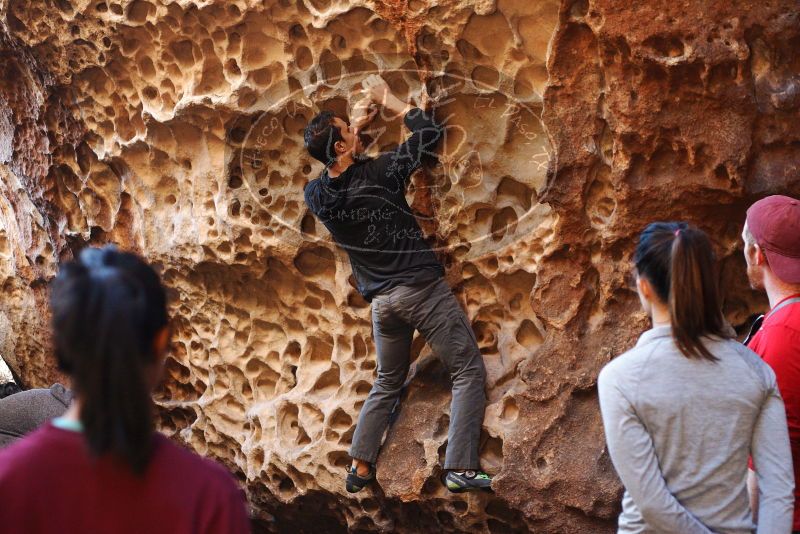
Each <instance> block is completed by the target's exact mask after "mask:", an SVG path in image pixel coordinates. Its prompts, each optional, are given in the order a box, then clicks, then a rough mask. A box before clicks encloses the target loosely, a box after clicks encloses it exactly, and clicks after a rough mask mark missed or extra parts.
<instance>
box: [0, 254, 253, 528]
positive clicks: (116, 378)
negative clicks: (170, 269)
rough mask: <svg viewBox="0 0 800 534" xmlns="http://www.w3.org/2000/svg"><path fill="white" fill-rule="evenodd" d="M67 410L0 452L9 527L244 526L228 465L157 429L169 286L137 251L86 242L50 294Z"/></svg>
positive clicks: (0, 485) (1, 494) (1, 497)
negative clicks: (68, 392) (155, 396)
mask: <svg viewBox="0 0 800 534" xmlns="http://www.w3.org/2000/svg"><path fill="white" fill-rule="evenodd" d="M51 306H52V326H53V344H54V347H55V352H56V357H57V359H58V365H59V368H60V369H61V370H62V371H64V372H65V373H66V374H68V375H69V376H70V378H71V379H72V389H73V391H74V393H75V398H74V400H73V402H72V404H71V406H70V408H69V409H68V410H67V412H66V413H65V414H64V415H63V416H62V417H58V418H56V419H53V420H52V422H50V423H48V424H46V425H45V426H43V427H42V428H40V429H39V430H37V431H35V432H33V433H32V434H29V435H28V436H27V437H25V438H23V439H21V440H19V441H17V442H16V443H14V444H13V445H11V446H10V447H8V448H7V449H4V450H3V451H0V503H2V504H0V509H1V510H2V511H1V512H0V518H2V519H0V523H2V530H3V531H4V532H25V533H26V534H38V533H52V532H58V533H75V534H78V533H81V534H85V533H93V534H94V533H99V534H102V533H114V534H126V533H131V534H134V533H137V534H138V533H143V532H147V533H164V534H167V533H169V534H182V533H187V534H188V533H192V534H194V533H198V534H199V533H220V534H222V533H225V534H228V533H234V534H238V533H245V532H249V530H250V528H249V522H248V518H247V512H246V509H245V502H244V499H243V497H242V493H241V490H240V489H239V488H238V487H237V486H236V483H235V482H234V480H233V478H232V477H231V475H230V474H229V473H228V472H226V471H225V470H224V469H223V468H222V467H220V466H219V465H217V464H215V463H214V462H211V461H209V460H205V459H203V458H200V457H199V456H196V455H194V454H192V453H190V452H188V451H186V450H184V449H182V448H181V447H179V446H177V445H175V444H173V443H172V442H170V441H169V440H168V439H167V438H166V437H164V436H162V435H161V434H158V433H157V432H155V431H154V426H153V403H152V400H151V397H150V395H151V391H152V389H153V388H154V387H155V386H156V384H157V383H158V382H159V379H160V375H161V370H162V364H163V361H164V357H165V355H166V352H167V347H168V344H169V329H168V326H167V322H168V321H167V307H166V295H165V292H164V288H163V287H162V286H161V283H160V281H159V279H158V275H157V274H156V273H155V271H153V269H152V268H151V267H149V266H148V265H147V264H146V263H144V262H143V261H142V260H141V259H139V258H138V257H136V256H134V255H133V254H129V253H123V252H117V251H116V250H114V249H113V248H110V247H109V248H104V249H102V250H98V249H86V250H84V251H83V252H82V253H81V255H80V259H79V260H77V261H75V262H71V263H69V264H67V265H65V266H64V267H63V269H62V270H61V272H60V273H59V275H58V277H57V278H56V280H55V282H54V283H53V286H52V293H51Z"/></svg>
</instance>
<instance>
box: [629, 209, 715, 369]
mask: <svg viewBox="0 0 800 534" xmlns="http://www.w3.org/2000/svg"><path fill="white" fill-rule="evenodd" d="M634 262H635V263H636V269H637V271H638V272H639V275H640V276H643V277H645V278H646V279H647V280H648V281H649V282H650V284H651V286H652V287H653V289H654V291H655V292H656V296H657V297H658V298H659V300H661V301H662V302H663V303H664V304H667V305H668V306H669V312H670V319H671V322H672V335H673V338H674V339H675V343H676V344H677V346H678V349H679V350H680V351H681V352H682V353H683V355H684V356H686V357H687V358H703V359H706V360H710V361H716V360H717V358H716V356H714V355H713V354H711V352H710V351H709V350H708V349H707V348H706V346H705V345H704V344H703V341H702V337H703V336H708V335H715V336H718V337H722V338H728V337H730V334H729V333H728V332H727V329H726V326H725V319H724V318H723V315H722V305H721V298H720V295H719V280H718V277H717V269H716V258H715V257H714V251H713V248H712V246H711V241H710V240H709V239H708V236H706V234H705V233H704V232H703V231H702V230H699V229H697V228H693V227H690V226H689V225H687V224H686V223H682V222H681V223H676V222H672V223H653V224H650V225H648V226H647V228H645V230H644V232H642V235H641V237H640V239H639V245H638V246H637V248H636V252H635V254H634Z"/></svg>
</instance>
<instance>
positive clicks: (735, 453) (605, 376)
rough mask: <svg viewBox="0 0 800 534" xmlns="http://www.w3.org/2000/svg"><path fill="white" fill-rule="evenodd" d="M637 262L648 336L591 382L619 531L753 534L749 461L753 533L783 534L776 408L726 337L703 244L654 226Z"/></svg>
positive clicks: (781, 427)
mask: <svg viewBox="0 0 800 534" xmlns="http://www.w3.org/2000/svg"><path fill="white" fill-rule="evenodd" d="M634 265H635V269H634V272H635V275H636V290H637V292H638V294H639V299H640V300H641V303H642V307H643V308H644V310H645V311H646V312H647V313H648V314H649V315H650V318H651V320H652V322H653V328H652V329H651V330H648V331H647V332H645V333H644V334H642V335H641V337H640V338H639V341H638V343H637V344H636V346H635V347H634V348H633V349H631V350H630V351H628V352H626V353H625V354H623V355H622V356H619V357H617V358H615V359H614V360H612V361H611V363H609V364H607V365H606V366H605V367H604V368H603V370H602V371H601V372H600V376H599V378H598V389H599V396H600V408H601V411H602V416H603V426H604V428H605V434H606V441H607V444H608V452H609V456H610V457H611V461H612V462H613V463H614V467H615V468H616V470H617V473H618V474H619V477H620V479H621V480H622V483H623V484H624V485H625V495H624V497H623V500H622V514H621V515H620V516H619V524H618V529H619V530H618V532H620V533H645V532H664V533H667V532H670V533H681V534H710V533H712V532H726V533H731V534H733V533H737V534H745V533H752V532H753V531H754V525H753V520H752V516H751V511H750V503H749V500H748V496H747V487H746V484H745V481H746V479H747V459H748V456H749V455H752V457H753V460H754V461H755V464H756V465H757V466H758V470H759V475H760V481H761V482H762V488H761V505H760V510H759V523H758V528H757V532H758V534H767V533H769V534H778V533H780V534H788V533H789V532H790V531H791V524H792V505H793V503H794V499H793V496H792V489H793V483H794V477H793V475H792V460H791V452H790V448H789V436H788V433H787V429H786V415H785V413H784V407H783V401H782V400H781V396H780V393H779V392H778V385H777V382H776V380H775V373H774V372H773V371H772V369H770V368H769V366H768V365H767V364H766V363H764V362H763V361H762V360H761V358H759V357H758V355H757V354H755V353H754V352H753V351H751V350H749V349H748V348H747V347H745V346H743V345H742V344H741V343H739V342H738V341H736V340H735V339H733V338H734V336H735V332H734V331H733V329H732V328H731V327H730V325H729V324H728V323H727V322H726V321H725V318H724V316H723V314H722V306H721V305H722V301H721V298H720V294H719V287H718V284H719V277H718V276H717V265H716V259H715V258H714V253H713V251H712V246H711V242H710V240H709V239H708V237H707V236H706V235H705V233H703V232H702V231H700V230H698V229H696V228H692V227H690V226H688V225H687V224H686V223H675V222H673V223H654V224H651V225H649V226H648V227H647V228H646V229H645V230H644V232H642V235H641V237H640V239H639V243H638V245H637V247H636V250H635V252H634Z"/></svg>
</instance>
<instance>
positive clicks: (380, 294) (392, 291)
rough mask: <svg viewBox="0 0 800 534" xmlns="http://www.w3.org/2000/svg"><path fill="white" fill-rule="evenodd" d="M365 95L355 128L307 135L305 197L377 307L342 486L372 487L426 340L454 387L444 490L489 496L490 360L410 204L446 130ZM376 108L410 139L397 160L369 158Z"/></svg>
mask: <svg viewBox="0 0 800 534" xmlns="http://www.w3.org/2000/svg"><path fill="white" fill-rule="evenodd" d="M362 85H363V87H364V90H365V92H366V94H367V96H368V98H369V101H370V102H371V103H372V105H371V106H367V105H361V106H357V107H356V109H355V112H354V113H353V115H354V116H353V117H351V119H352V121H351V123H350V124H348V123H347V122H345V121H344V120H343V119H342V118H340V117H336V116H334V115H333V114H332V113H331V112H322V113H319V114H318V115H317V116H316V117H314V118H313V119H312V120H311V122H310V123H309V124H308V126H307V127H306V131H305V146H306V148H307V149H308V152H309V153H310V154H311V156H313V157H314V158H316V159H317V160H319V161H321V162H322V163H323V164H324V165H325V169H324V170H323V171H322V174H321V175H320V177H319V178H317V179H315V180H312V181H311V182H309V183H308V185H307V186H306V188H305V201H306V204H307V205H308V207H309V209H310V210H311V211H312V212H313V213H314V215H315V216H316V217H317V218H318V219H319V220H320V221H321V222H322V223H323V224H324V225H325V227H326V228H327V229H328V230H329V231H330V233H331V235H332V236H333V238H334V240H335V241H336V243H337V244H338V245H339V246H340V247H341V248H343V249H344V250H345V251H346V252H347V254H348V256H349V258H350V264H351V267H352V270H353V276H354V278H355V281H356V285H357V287H358V290H359V292H360V293H361V294H362V295H363V296H364V298H365V299H366V300H367V301H368V302H371V303H372V325H373V334H374V336H375V346H376V348H377V366H378V369H377V374H378V376H377V378H376V380H375V383H374V385H373V387H372V390H371V391H370V393H369V397H368V398H367V400H366V402H365V403H364V407H363V408H362V409H361V414H360V416H359V420H358V424H357V425H356V430H355V434H354V435H353V441H352V446H351V448H350V456H351V457H352V458H353V463H352V466H351V467H350V469H349V471H348V473H347V477H346V483H345V486H346V488H347V491H349V492H351V493H354V492H357V491H359V490H361V489H362V488H363V487H364V486H366V485H367V484H369V483H370V482H371V481H372V480H374V479H375V461H376V459H377V457H378V451H379V449H380V445H381V439H382V437H383V434H384V431H385V430H386V427H387V425H388V421H389V415H390V412H391V411H392V408H393V406H394V405H395V403H396V402H397V400H398V399H399V397H400V394H401V389H402V386H403V383H404V381H405V379H406V375H407V374H408V370H409V364H410V350H411V341H412V338H413V335H414V331H415V330H419V331H420V333H422V335H423V336H424V337H425V339H426V341H427V342H428V344H429V345H430V346H431V349H432V350H433V352H434V354H435V355H436V356H437V357H438V358H439V359H441V361H442V362H443V363H444V364H445V365H446V367H447V369H448V371H449V373H450V377H451V379H452V392H453V399H452V403H451V408H450V428H449V433H448V441H447V452H446V459H445V465H444V470H445V472H446V474H445V476H444V482H445V485H446V486H447V488H448V489H449V490H450V491H453V492H462V491H470V490H489V489H490V486H491V477H489V475H487V474H486V473H484V472H482V471H480V466H479V457H478V441H479V438H480V431H481V425H482V422H483V415H484V405H485V402H486V396H485V393H484V382H485V378H486V371H485V369H484V364H483V357H482V356H481V353H480V350H479V349H478V345H477V341H476V339H475V334H474V333H473V331H472V328H471V326H470V322H469V320H468V319H467V317H466V315H465V313H464V311H463V310H462V308H461V306H460V305H459V303H458V301H457V300H456V298H455V296H454V295H453V293H452V291H451V290H450V287H449V286H448V285H447V283H446V282H445V280H444V268H443V267H442V265H441V263H440V262H439V261H438V259H437V258H436V256H435V255H434V253H433V251H432V250H431V248H430V247H429V246H428V244H427V243H426V242H425V240H424V236H423V233H422V230H421V229H420V227H419V224H418V223H417V220H416V219H415V218H414V215H413V214H412V212H411V208H410V207H409V205H408V202H407V201H406V198H405V189H406V185H407V183H408V180H409V178H410V176H411V174H412V173H413V171H414V170H415V169H417V168H418V167H419V166H420V164H421V161H422V159H423V158H424V157H425V156H430V155H432V154H433V152H434V150H435V147H436V145H437V143H438V141H439V138H440V137H441V135H442V128H441V126H440V125H437V124H436V122H435V121H434V118H433V116H432V114H431V113H427V112H425V111H423V110H422V109H419V108H416V107H413V106H411V105H409V104H406V103H405V102H402V101H401V100H400V99H398V98H397V97H396V96H395V95H394V94H392V92H391V91H390V89H389V87H388V85H387V84H386V82H385V81H383V79H382V78H380V77H379V76H377V75H372V76H370V77H368V78H367V79H366V80H365V81H364V83H363V84H362ZM377 105H382V106H383V108H384V111H385V112H388V113H391V114H394V115H396V116H398V117H399V116H403V117H404V122H405V125H406V126H407V127H408V128H409V130H410V131H411V135H410V136H409V137H408V138H407V139H406V141H405V142H404V143H402V144H401V145H400V146H398V147H397V148H396V149H395V150H394V151H391V152H388V153H385V154H382V155H380V156H379V157H376V158H365V157H363V151H364V147H363V144H362V141H361V139H360V137H359V133H360V131H361V129H362V128H364V127H365V126H366V125H367V124H368V123H369V122H370V121H371V120H372V118H373V117H374V116H375V113H376V112H377V107H375V106H377ZM370 108H371V109H370Z"/></svg>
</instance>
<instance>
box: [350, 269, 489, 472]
mask: <svg viewBox="0 0 800 534" xmlns="http://www.w3.org/2000/svg"><path fill="white" fill-rule="evenodd" d="M372 329H373V335H374V336H375V346H376V348H377V352H378V355H377V359H378V377H377V379H376V380H375V384H374V385H373V387H372V390H371V391H370V393H369V397H368V398H367V400H366V402H365V403H364V407H363V408H362V409H361V414H360V416H359V418H358V424H357V425H356V430H355V434H354V435H353V443H352V446H351V447H350V456H351V457H353V458H357V459H359V460H363V461H365V462H370V463H374V462H375V460H376V459H377V457H378V450H379V449H380V445H381V439H382V437H383V433H384V431H385V430H386V427H387V425H388V423H389V415H390V413H391V411H392V408H393V407H394V404H395V402H396V401H397V399H398V398H399V396H400V393H401V389H402V387H403V383H404V382H405V379H406V375H407V374H408V369H409V363H410V351H411V340H412V337H413V335H414V330H419V331H420V333H421V334H422V335H423V337H424V338H425V340H426V341H427V342H428V344H429V345H430V347H431V349H432V350H433V353H434V355H435V356H436V357H437V358H439V359H440V360H441V361H442V363H444V365H445V366H446V367H447V370H448V372H449V373H450V379H451V381H452V392H453V400H452V402H451V404H450V428H449V432H448V435H447V453H446V456H445V465H444V469H457V470H458V469H478V467H479V459H478V441H479V439H480V432H481V425H482V423H483V411H484V407H485V404H486V395H485V393H484V382H485V380H486V370H485V368H484V366H483V357H482V356H481V353H480V350H479V349H478V343H477V341H476V339H475V334H474V333H473V331H472V327H471V326H470V324H469V321H468V320H467V316H466V315H465V314H464V310H462V309H461V306H460V305H459V304H458V301H457V300H456V298H455V296H454V295H453V292H452V291H451V290H450V287H449V286H448V285H447V283H446V282H445V281H444V279H443V278H437V279H435V280H432V281H425V282H421V283H419V284H414V285H403V286H395V287H393V288H390V289H388V290H387V291H385V292H383V293H381V294H379V295H377V296H375V297H374V298H373V300H372Z"/></svg>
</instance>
